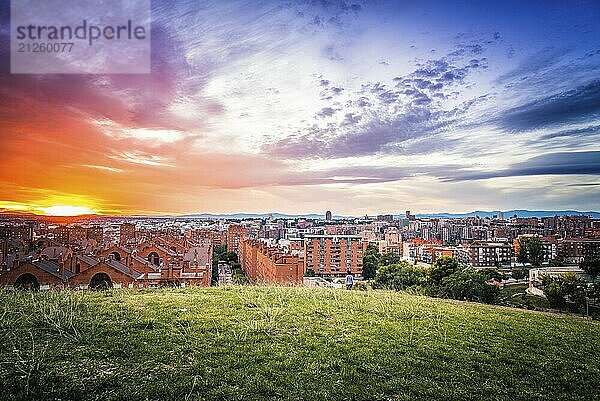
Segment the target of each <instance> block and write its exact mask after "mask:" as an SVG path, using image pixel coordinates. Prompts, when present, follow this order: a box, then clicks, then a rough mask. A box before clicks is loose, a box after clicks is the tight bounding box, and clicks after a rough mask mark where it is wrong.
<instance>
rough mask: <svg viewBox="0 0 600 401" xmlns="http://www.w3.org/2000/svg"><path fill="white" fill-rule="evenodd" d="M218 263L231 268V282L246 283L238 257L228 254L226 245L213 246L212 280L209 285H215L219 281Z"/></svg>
mask: <svg viewBox="0 0 600 401" xmlns="http://www.w3.org/2000/svg"><path fill="white" fill-rule="evenodd" d="M219 262H225V263H227V264H228V265H229V266H231V273H232V277H233V281H234V283H236V284H245V283H247V281H248V280H247V279H246V276H245V274H244V271H243V270H242V267H241V265H240V264H239V262H238V255H237V254H236V253H235V252H228V251H227V246H226V245H215V246H213V261H212V280H211V285H213V286H215V285H217V282H218V281H219Z"/></svg>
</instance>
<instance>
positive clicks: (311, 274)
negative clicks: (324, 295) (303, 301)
mask: <svg viewBox="0 0 600 401" xmlns="http://www.w3.org/2000/svg"><path fill="white" fill-rule="evenodd" d="M315 276H316V274H315V271H314V270H313V269H306V270H305V271H304V277H315Z"/></svg>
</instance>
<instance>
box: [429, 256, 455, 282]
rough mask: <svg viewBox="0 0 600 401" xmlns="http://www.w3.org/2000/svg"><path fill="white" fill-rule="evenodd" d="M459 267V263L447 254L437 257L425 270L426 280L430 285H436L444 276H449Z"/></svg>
mask: <svg viewBox="0 0 600 401" xmlns="http://www.w3.org/2000/svg"><path fill="white" fill-rule="evenodd" d="M459 269H460V265H459V264H458V261H457V260H456V259H454V258H452V257H449V256H442V257H441V258H437V259H436V260H435V262H433V264H432V265H431V267H430V268H429V270H428V272H427V282H428V284H430V285H433V286H437V285H439V284H441V282H442V280H443V279H444V278H446V277H448V276H450V275H451V274H452V273H454V272H456V271H458V270H459Z"/></svg>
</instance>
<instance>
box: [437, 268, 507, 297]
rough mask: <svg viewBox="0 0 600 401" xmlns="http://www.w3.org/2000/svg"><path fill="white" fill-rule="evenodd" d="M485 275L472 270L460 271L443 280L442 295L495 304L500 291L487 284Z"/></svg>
mask: <svg viewBox="0 0 600 401" xmlns="http://www.w3.org/2000/svg"><path fill="white" fill-rule="evenodd" d="M487 280H488V277H487V276H486V274H485V273H483V272H480V271H477V270H475V269H472V268H466V269H463V270H458V271H455V272H454V273H452V274H451V275H449V276H448V277H445V278H443V279H442V283H441V287H440V292H441V295H443V296H445V297H448V298H453V299H460V300H466V301H476V302H484V303H488V304H491V303H494V302H495V301H496V299H497V298H498V294H499V293H500V290H499V289H498V287H496V286H494V285H490V284H488V283H487Z"/></svg>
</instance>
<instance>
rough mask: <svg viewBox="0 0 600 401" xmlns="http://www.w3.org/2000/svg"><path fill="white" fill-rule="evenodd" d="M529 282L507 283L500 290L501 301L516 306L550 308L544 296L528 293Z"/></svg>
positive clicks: (503, 303)
mask: <svg viewBox="0 0 600 401" xmlns="http://www.w3.org/2000/svg"><path fill="white" fill-rule="evenodd" d="M527 287H529V284H513V285H506V286H504V287H502V289H501V290H500V297H499V303H500V304H502V305H508V306H512V307H515V308H524V309H536V308H538V309H542V310H543V309H550V304H549V303H548V301H547V300H546V299H545V298H543V297H538V296H535V295H531V294H527V293H526V290H527Z"/></svg>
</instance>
